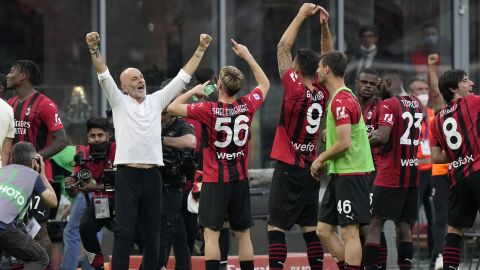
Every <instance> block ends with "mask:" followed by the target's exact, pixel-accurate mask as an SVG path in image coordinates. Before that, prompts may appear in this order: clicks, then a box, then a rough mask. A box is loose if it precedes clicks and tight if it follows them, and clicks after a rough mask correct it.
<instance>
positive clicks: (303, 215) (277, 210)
mask: <svg viewBox="0 0 480 270" xmlns="http://www.w3.org/2000/svg"><path fill="white" fill-rule="evenodd" d="M319 191H320V181H317V180H315V179H314V178H313V177H312V175H311V173H310V168H300V167H298V166H292V165H289V164H286V163H283V162H277V165H276V166H275V170H274V171H273V178H272V183H271V187H270V195H269V197H268V214H269V219H268V224H269V225H272V226H275V227H278V228H280V229H282V230H290V229H291V228H292V227H293V225H295V224H298V225H300V226H317V215H318V193H319Z"/></svg>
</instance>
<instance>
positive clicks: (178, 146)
mask: <svg viewBox="0 0 480 270" xmlns="http://www.w3.org/2000/svg"><path fill="white" fill-rule="evenodd" d="M196 141H197V140H196V138H195V135H194V131H193V127H192V126H191V125H190V124H188V123H187V122H186V121H185V120H183V119H181V118H178V117H175V116H171V115H169V114H168V113H167V112H166V111H164V112H162V146H163V161H164V163H165V166H164V167H161V169H160V172H161V174H162V178H163V183H164V187H163V198H162V201H163V202H162V203H163V205H162V227H161V232H160V254H159V267H158V268H161V267H162V266H163V267H166V265H167V262H168V256H169V254H170V249H171V247H172V239H173V235H174V227H175V226H174V225H175V222H176V220H177V217H178V215H179V214H180V207H181V205H182V193H183V189H184V187H185V176H186V175H187V176H189V178H193V171H194V162H193V149H194V148H195V144H196ZM175 256H176V258H177V260H179V259H180V258H179V257H178V256H177V254H175ZM180 265H182V267H181V268H178V269H188V265H190V262H183V261H182V262H181V261H178V262H177V266H180ZM183 265H186V266H185V268H184V267H183Z"/></svg>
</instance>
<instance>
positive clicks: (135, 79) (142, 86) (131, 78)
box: [120, 67, 147, 102]
mask: <svg viewBox="0 0 480 270" xmlns="http://www.w3.org/2000/svg"><path fill="white" fill-rule="evenodd" d="M120 88H122V90H123V91H125V92H126V93H127V94H128V95H129V96H130V97H132V98H133V99H135V100H137V101H138V102H142V101H143V100H144V99H145V96H146V93H147V85H146V83H145V79H144V78H143V74H142V72H140V70H138V69H137V68H133V67H129V68H127V69H125V70H124V71H122V73H121V74H120Z"/></svg>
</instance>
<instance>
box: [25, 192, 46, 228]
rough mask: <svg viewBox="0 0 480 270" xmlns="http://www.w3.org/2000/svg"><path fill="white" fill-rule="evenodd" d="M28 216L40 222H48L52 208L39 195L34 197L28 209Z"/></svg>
mask: <svg viewBox="0 0 480 270" xmlns="http://www.w3.org/2000/svg"><path fill="white" fill-rule="evenodd" d="M28 216H29V217H35V219H36V220H37V221H38V222H39V223H40V222H47V221H48V219H49V217H50V207H48V206H47V205H45V203H44V202H43V200H42V199H41V198H40V196H39V195H33V196H32V199H31V204H30V206H29V208H28Z"/></svg>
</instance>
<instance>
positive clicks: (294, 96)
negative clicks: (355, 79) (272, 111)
mask: <svg viewBox="0 0 480 270" xmlns="http://www.w3.org/2000/svg"><path fill="white" fill-rule="evenodd" d="M282 86H283V90H284V94H283V101H282V108H281V112H280V119H279V121H278V125H277V130H276V132H275V139H274V141H273V147H272V153H271V155H270V157H271V158H273V159H275V160H279V161H282V162H285V163H287V164H290V165H294V166H299V167H301V168H308V167H309V166H310V165H311V164H312V162H313V161H314V160H315V158H316V157H317V153H316V150H317V139H318V135H319V133H320V120H321V119H322V116H323V115H324V112H325V108H326V105H327V101H328V98H329V93H328V90H327V89H326V88H325V86H324V85H323V84H315V85H314V87H315V89H313V90H309V89H308V88H307V87H306V86H305V85H303V84H302V83H301V82H300V81H299V79H298V78H297V75H296V74H295V71H294V70H293V68H290V69H288V70H287V71H285V74H284V75H283V77H282Z"/></svg>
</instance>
